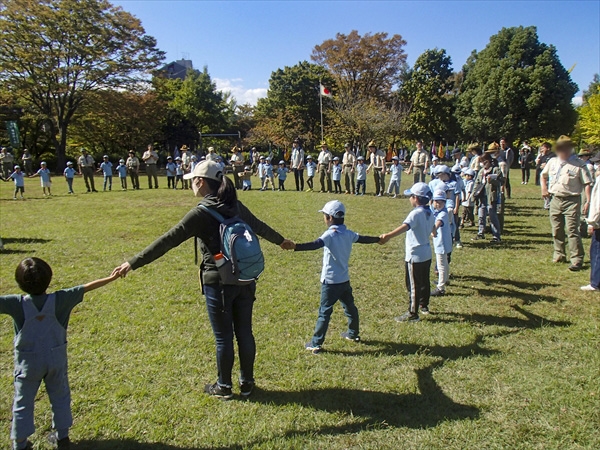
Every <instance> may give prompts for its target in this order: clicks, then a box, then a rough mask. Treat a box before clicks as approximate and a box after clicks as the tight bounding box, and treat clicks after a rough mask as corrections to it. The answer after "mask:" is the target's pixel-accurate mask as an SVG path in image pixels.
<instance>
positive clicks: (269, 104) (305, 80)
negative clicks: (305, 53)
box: [252, 61, 333, 146]
mask: <svg viewBox="0 0 600 450" xmlns="http://www.w3.org/2000/svg"><path fill="white" fill-rule="evenodd" d="M319 80H322V83H323V84H324V85H325V86H327V87H332V86H333V79H332V77H331V75H330V74H329V72H327V70H326V69H324V68H323V67H321V66H318V65H316V64H311V63H309V62H307V61H303V62H300V63H298V64H296V65H294V66H291V67H284V68H283V69H278V70H276V71H275V72H273V73H272V74H271V78H270V79H269V90H268V92H267V97H265V98H261V99H260V100H259V101H258V103H257V105H256V115H255V119H256V122H257V125H256V127H255V128H254V130H253V133H252V134H253V137H252V139H253V141H255V142H257V143H260V141H262V142H264V141H269V142H272V143H274V144H276V145H279V146H286V145H287V146H289V145H290V143H291V142H292V140H293V139H294V138H296V137H301V138H303V139H304V140H306V141H307V143H308V145H309V146H312V145H314V144H315V143H316V142H318V141H320V139H321V131H320V121H321V118H320V106H319ZM330 103H331V100H330V99H329V98H324V99H323V107H324V110H326V109H328V108H329V105H330Z"/></svg>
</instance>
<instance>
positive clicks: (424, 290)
mask: <svg viewBox="0 0 600 450" xmlns="http://www.w3.org/2000/svg"><path fill="white" fill-rule="evenodd" d="M404 195H406V196H408V197H409V200H410V204H411V206H412V207H413V208H414V209H413V210H412V211H411V212H410V213H409V214H408V217H407V218H406V219H405V220H404V223H403V224H402V225H400V226H399V227H398V228H396V229H395V230H393V231H391V232H389V233H387V234H384V235H382V236H381V243H382V244H385V243H386V242H387V241H389V240H390V239H391V238H393V237H396V236H398V235H400V234H402V233H406V253H405V257H404V261H405V268H406V275H405V279H406V289H407V290H408V293H409V303H408V312H406V313H405V314H403V315H401V316H399V317H396V318H395V320H396V322H418V321H419V307H420V308H421V312H422V313H423V314H428V313H429V309H428V308H429V296H430V294H431V286H430V285H429V282H430V281H429V271H430V270H431V244H430V243H429V235H430V234H431V233H433V235H434V236H435V235H436V234H437V233H436V231H435V227H434V225H435V223H434V220H435V218H434V216H433V212H432V211H431V208H430V207H429V202H430V201H431V197H432V193H431V189H429V186H427V184H426V183H416V184H415V185H414V186H413V187H412V188H410V189H409V190H407V191H404Z"/></svg>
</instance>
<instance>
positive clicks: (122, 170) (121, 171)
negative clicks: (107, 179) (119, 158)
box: [117, 164, 127, 178]
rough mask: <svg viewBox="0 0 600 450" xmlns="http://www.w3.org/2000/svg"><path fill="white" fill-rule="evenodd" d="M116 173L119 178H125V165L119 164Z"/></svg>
mask: <svg viewBox="0 0 600 450" xmlns="http://www.w3.org/2000/svg"><path fill="white" fill-rule="evenodd" d="M117 172H118V173H119V178H127V166H126V165H125V164H119V165H118V166H117Z"/></svg>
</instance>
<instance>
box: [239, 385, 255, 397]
mask: <svg viewBox="0 0 600 450" xmlns="http://www.w3.org/2000/svg"><path fill="white" fill-rule="evenodd" d="M252 391H254V381H244V382H243V383H240V394H242V397H250V395H251V394H252Z"/></svg>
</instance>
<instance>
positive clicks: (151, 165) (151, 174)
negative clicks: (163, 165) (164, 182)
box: [142, 144, 158, 189]
mask: <svg viewBox="0 0 600 450" xmlns="http://www.w3.org/2000/svg"><path fill="white" fill-rule="evenodd" d="M142 161H144V163H146V175H147V176H148V189H152V180H153V179H154V189H158V167H157V164H158V153H156V151H154V146H153V145H152V144H148V148H147V150H146V151H145V152H144V154H143V155H142Z"/></svg>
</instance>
